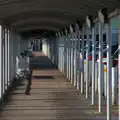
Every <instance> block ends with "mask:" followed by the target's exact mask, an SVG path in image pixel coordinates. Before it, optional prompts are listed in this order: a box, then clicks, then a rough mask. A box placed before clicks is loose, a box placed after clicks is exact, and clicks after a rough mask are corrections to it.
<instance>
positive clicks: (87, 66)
mask: <svg viewBox="0 0 120 120" xmlns="http://www.w3.org/2000/svg"><path fill="white" fill-rule="evenodd" d="M89 33H90V28H87V40H86V99H88V97H89V82H90V76H89V43H90V34H89Z"/></svg>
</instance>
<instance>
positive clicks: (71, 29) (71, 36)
mask: <svg viewBox="0 0 120 120" xmlns="http://www.w3.org/2000/svg"><path fill="white" fill-rule="evenodd" d="M72 41H73V28H72V26H71V25H70V63H69V65H70V69H69V80H71V82H72V79H71V71H72V64H71V62H72V60H73V58H72V47H73V46H72Z"/></svg>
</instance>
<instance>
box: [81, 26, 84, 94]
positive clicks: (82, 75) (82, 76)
mask: <svg viewBox="0 0 120 120" xmlns="http://www.w3.org/2000/svg"><path fill="white" fill-rule="evenodd" d="M81 54H82V56H81V57H82V58H81V68H82V69H81V93H82V94H83V93H84V28H83V29H82V49H81Z"/></svg>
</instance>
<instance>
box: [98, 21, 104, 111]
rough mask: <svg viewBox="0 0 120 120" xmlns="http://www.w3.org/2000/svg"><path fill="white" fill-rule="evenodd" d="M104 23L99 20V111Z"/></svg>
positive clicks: (100, 107) (100, 109) (100, 103)
mask: <svg viewBox="0 0 120 120" xmlns="http://www.w3.org/2000/svg"><path fill="white" fill-rule="evenodd" d="M102 25H103V24H102V23H101V22H99V80H98V89H99V112H102V82H103V80H102V78H103V77H102V73H103V72H102V70H103V69H102V66H103V64H102V61H103V54H102V49H103V46H102V42H103V34H102Z"/></svg>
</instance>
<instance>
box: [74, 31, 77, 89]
mask: <svg viewBox="0 0 120 120" xmlns="http://www.w3.org/2000/svg"><path fill="white" fill-rule="evenodd" d="M74 39H75V48H74V53H75V55H74V86H75V87H76V86H77V31H76V34H75V38H74Z"/></svg>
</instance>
